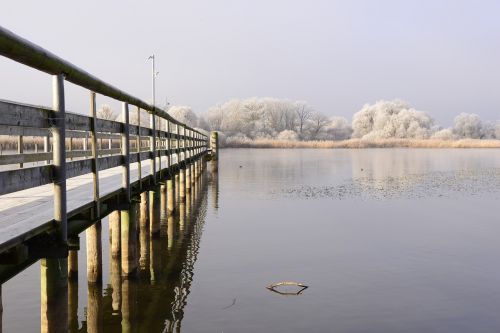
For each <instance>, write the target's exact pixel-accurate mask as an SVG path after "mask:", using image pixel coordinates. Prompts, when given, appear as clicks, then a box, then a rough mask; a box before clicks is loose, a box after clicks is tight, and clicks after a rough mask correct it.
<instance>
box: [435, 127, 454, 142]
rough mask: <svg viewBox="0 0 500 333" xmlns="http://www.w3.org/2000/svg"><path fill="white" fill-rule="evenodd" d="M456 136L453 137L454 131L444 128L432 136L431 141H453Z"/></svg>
mask: <svg viewBox="0 0 500 333" xmlns="http://www.w3.org/2000/svg"><path fill="white" fill-rule="evenodd" d="M454 138H455V136H454V135H453V131H452V130H451V129H450V128H443V129H441V130H438V131H436V132H434V133H433V134H432V136H431V139H437V140H453V139H454Z"/></svg>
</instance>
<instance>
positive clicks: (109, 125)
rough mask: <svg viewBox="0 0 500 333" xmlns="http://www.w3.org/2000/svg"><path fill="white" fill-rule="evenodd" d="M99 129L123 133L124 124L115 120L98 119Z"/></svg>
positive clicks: (100, 130)
mask: <svg viewBox="0 0 500 333" xmlns="http://www.w3.org/2000/svg"><path fill="white" fill-rule="evenodd" d="M97 130H98V131H99V132H109V133H121V132H122V131H123V124H122V123H121V122H118V121H113V120H106V119H97Z"/></svg>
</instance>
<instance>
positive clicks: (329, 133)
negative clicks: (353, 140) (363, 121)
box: [325, 117, 352, 140]
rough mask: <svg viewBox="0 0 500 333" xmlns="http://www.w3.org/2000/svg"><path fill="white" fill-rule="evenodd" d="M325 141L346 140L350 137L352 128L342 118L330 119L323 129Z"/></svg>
mask: <svg viewBox="0 0 500 333" xmlns="http://www.w3.org/2000/svg"><path fill="white" fill-rule="evenodd" d="M325 133H326V135H325V138H326V139H327V140H347V139H349V138H350V137H351V134H352V127H351V124H349V122H348V121H347V119H345V118H343V117H332V118H330V121H329V123H328V125H327V126H326V128H325Z"/></svg>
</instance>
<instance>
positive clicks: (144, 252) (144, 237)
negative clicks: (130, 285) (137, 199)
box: [139, 192, 150, 278]
mask: <svg viewBox="0 0 500 333" xmlns="http://www.w3.org/2000/svg"><path fill="white" fill-rule="evenodd" d="M145 193H146V194H147V192H145ZM141 197H142V196H141ZM146 197H147V196H146ZM145 207H146V212H147V211H148V206H147V205H145ZM142 208H143V205H142V201H141V214H142V213H143V210H142ZM146 214H147V213H146ZM145 220H146V223H143V221H144V220H143V219H142V217H141V219H140V222H139V247H140V254H139V270H140V273H141V276H146V277H147V278H149V241H150V237H149V225H148V223H147V219H145Z"/></svg>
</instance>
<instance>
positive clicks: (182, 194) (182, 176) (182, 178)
mask: <svg viewBox="0 0 500 333" xmlns="http://www.w3.org/2000/svg"><path fill="white" fill-rule="evenodd" d="M179 198H180V201H183V200H185V198H186V173H185V169H184V167H182V166H181V169H180V171H179Z"/></svg>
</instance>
